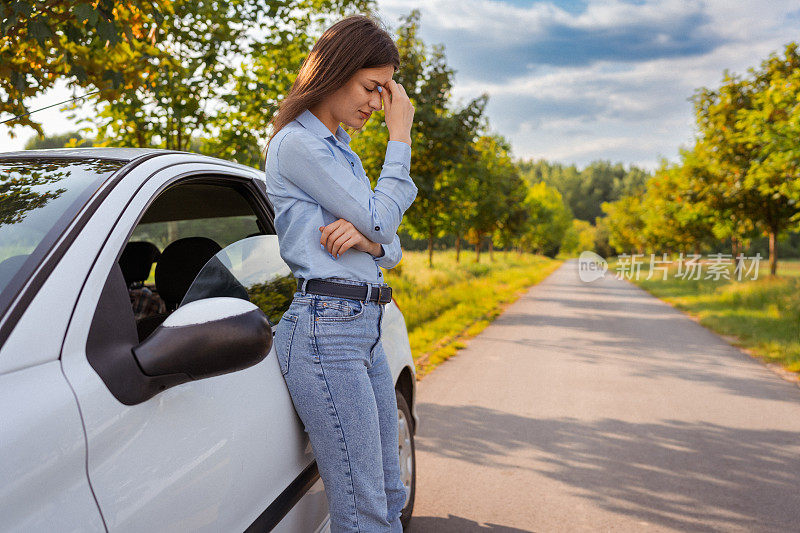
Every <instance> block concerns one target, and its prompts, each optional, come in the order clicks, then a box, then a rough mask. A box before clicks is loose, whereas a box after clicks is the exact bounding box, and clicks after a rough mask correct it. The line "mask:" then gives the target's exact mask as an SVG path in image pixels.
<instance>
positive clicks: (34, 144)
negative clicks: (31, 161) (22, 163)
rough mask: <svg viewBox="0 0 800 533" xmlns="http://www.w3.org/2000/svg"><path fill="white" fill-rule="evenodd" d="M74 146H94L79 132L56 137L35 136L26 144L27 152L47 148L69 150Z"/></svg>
mask: <svg viewBox="0 0 800 533" xmlns="http://www.w3.org/2000/svg"><path fill="white" fill-rule="evenodd" d="M73 146H92V141H91V140H90V139H85V138H84V137H83V136H81V134H80V133H78V132H77V131H70V132H67V133H59V134H56V135H45V136H43V137H42V136H39V135H34V136H33V137H31V138H30V139H28V141H27V142H26V143H25V150H44V149H47V148H67V147H73Z"/></svg>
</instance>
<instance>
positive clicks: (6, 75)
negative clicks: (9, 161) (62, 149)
mask: <svg viewBox="0 0 800 533" xmlns="http://www.w3.org/2000/svg"><path fill="white" fill-rule="evenodd" d="M170 13H171V2H166V1H164V0H156V1H154V2H144V1H139V0H128V1H123V2H118V1H117V2H115V1H112V0H97V1H93V2H89V1H81V0H58V1H56V0H38V1H36V0H14V1H6V2H3V3H1V4H0V30H2V34H1V35H2V37H0V96H1V97H2V98H0V112H5V113H10V114H11V115H12V116H20V118H18V119H16V120H13V121H10V122H8V123H7V124H6V126H8V127H12V126H16V125H23V126H30V127H32V128H34V129H35V130H36V131H37V132H38V133H39V135H44V132H43V130H42V127H41V124H39V123H38V122H37V121H36V120H35V117H31V116H29V115H28V112H29V111H30V109H29V107H28V100H29V99H31V98H32V97H34V96H38V95H40V94H42V93H43V92H44V91H47V90H48V89H50V88H52V87H53V86H54V85H55V83H56V81H57V80H65V81H67V83H68V85H70V86H72V87H76V88H77V87H81V88H83V89H85V90H87V91H89V90H92V89H94V90H99V91H100V93H99V95H98V99H100V100H104V101H113V100H114V99H116V98H118V97H119V96H120V94H121V93H122V91H124V90H126V89H131V88H133V87H137V86H139V85H141V84H143V83H146V81H147V80H148V78H149V77H150V75H151V74H152V73H153V67H154V66H155V62H154V60H155V59H156V58H157V57H158V56H159V54H160V51H159V49H158V47H157V46H156V44H157V43H158V42H159V40H160V39H162V38H163V35H164V34H163V31H162V30H163V28H162V24H161V23H162V21H163V20H164V17H165V16H169V14H170ZM9 135H11V136H13V135H14V132H13V131H9Z"/></svg>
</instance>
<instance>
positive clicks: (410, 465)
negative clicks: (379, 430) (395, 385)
mask: <svg viewBox="0 0 800 533" xmlns="http://www.w3.org/2000/svg"><path fill="white" fill-rule="evenodd" d="M395 394H396V396H397V429H398V452H399V454H400V477H401V479H403V484H404V485H406V486H408V487H410V490H409V494H408V499H407V500H406V505H405V507H403V511H402V512H401V513H400V522H401V523H402V524H403V529H407V528H408V524H409V522H411V514H412V512H413V511H414V494H415V492H416V485H417V459H416V456H415V453H414V430H413V428H412V424H413V422H412V420H413V419H412V418H411V409H409V407H408V403H407V402H406V399H405V397H404V396H403V395H402V394H400V391H395Z"/></svg>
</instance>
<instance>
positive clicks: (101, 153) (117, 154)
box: [0, 147, 260, 172]
mask: <svg viewBox="0 0 800 533" xmlns="http://www.w3.org/2000/svg"><path fill="white" fill-rule="evenodd" d="M166 154H183V155H186V156H189V157H190V158H191V159H192V160H196V161H202V160H205V161H207V162H216V163H219V164H224V165H227V166H234V167H238V168H240V169H242V170H245V169H246V170H249V171H251V172H252V171H256V172H260V170H259V169H257V168H254V167H249V166H247V165H242V164H241V163H236V162H235V161H228V160H226V159H221V158H218V157H211V156H207V155H203V154H197V153H194V152H184V151H180V150H164V149H161V148H110V147H88V148H49V149H45V150H19V151H16V152H0V159H6V158H9V159H10V158H13V159H18V158H30V157H42V158H50V157H56V158H57V157H63V158H97V159H113V160H116V161H127V162H131V161H133V160H135V159H139V158H140V157H144V156H157V155H166Z"/></svg>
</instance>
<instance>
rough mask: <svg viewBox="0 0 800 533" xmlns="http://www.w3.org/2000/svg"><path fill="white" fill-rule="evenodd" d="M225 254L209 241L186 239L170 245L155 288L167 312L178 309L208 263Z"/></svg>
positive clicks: (161, 259) (195, 238)
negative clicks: (220, 254) (219, 254)
mask: <svg viewBox="0 0 800 533" xmlns="http://www.w3.org/2000/svg"><path fill="white" fill-rule="evenodd" d="M220 250H222V248H221V247H220V245H219V244H217V243H216V242H214V241H213V240H211V239H209V238H207V237H186V238H184V239H178V240H177V241H175V242H172V243H170V244H169V245H168V246H167V247H166V248H164V251H163V252H161V258H160V259H159V260H158V264H156V288H157V289H158V294H159V296H161V299H162V300H164V303H165V304H167V310H169V311H171V310H173V309H175V308H176V307H177V306H178V304H179V303H180V302H181V300H183V297H184V295H185V294H186V291H188V290H189V286H190V285H191V284H192V281H194V278H195V277H197V274H199V273H200V269H201V268H203V265H205V264H206V263H207V262H208V260H209V259H211V258H212V257H214V255H215V254H216V253H217V252H219V251H220Z"/></svg>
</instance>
